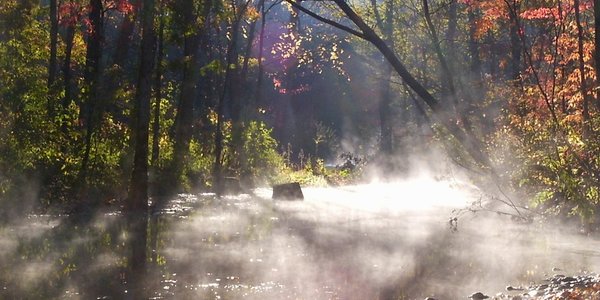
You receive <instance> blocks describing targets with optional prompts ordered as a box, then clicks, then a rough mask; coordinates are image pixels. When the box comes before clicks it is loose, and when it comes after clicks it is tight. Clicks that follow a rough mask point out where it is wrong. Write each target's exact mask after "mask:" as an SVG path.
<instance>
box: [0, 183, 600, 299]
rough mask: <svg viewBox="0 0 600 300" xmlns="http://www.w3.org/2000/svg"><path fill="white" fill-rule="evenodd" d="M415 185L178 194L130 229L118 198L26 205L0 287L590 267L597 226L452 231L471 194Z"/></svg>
mask: <svg viewBox="0 0 600 300" xmlns="http://www.w3.org/2000/svg"><path fill="white" fill-rule="evenodd" d="M440 184H441V185H442V186H439V185H440ZM414 186H415V184H414V183H413V184H411V186H403V185H402V184H396V185H380V186H378V185H371V186H362V187H345V188H338V189H317V188H310V189H305V201H298V202H285V201H284V202H273V201H272V200H271V199H270V197H269V196H270V191H269V190H267V189H264V190H257V191H256V196H249V195H241V196H235V197H223V198H221V199H216V198H215V197H214V195H211V194H203V195H179V196H178V197H176V198H175V199H172V200H171V201H170V202H169V204H168V205H167V206H165V207H164V208H163V209H162V210H161V211H160V212H158V213H156V214H153V215H152V216H150V218H149V219H148V220H146V219H144V218H139V219H137V220H138V221H140V220H141V221H140V222H138V224H143V225H142V226H140V227H137V229H135V227H131V224H128V222H127V220H126V218H125V217H124V216H123V215H122V214H121V213H120V212H119V211H101V212H97V213H96V214H95V216H93V217H90V218H89V220H87V222H69V221H67V218H66V217H61V216H45V215H31V216H29V217H28V218H27V219H23V220H19V221H13V222H11V223H10V224H8V225H6V226H4V227H2V228H1V229H0V264H1V265H2V266H3V268H2V269H1V270H0V298H2V299H23V298H29V299H52V298H54V299H55V298H71V299H93V298H99V299H103V298H104V299H140V298H152V299H282V298H292V299H423V298H425V297H427V296H436V297H439V298H440V299H459V298H464V297H465V296H466V295H469V294H470V293H472V292H474V291H484V292H486V293H488V294H495V293H496V292H499V291H501V290H502V289H504V287H505V286H506V285H507V284H513V285H520V284H523V285H526V284H529V283H530V281H536V280H540V279H543V278H544V277H545V275H546V274H545V273H549V272H551V270H552V268H554V267H557V268H560V269H562V270H564V272H568V273H573V272H580V271H582V270H586V271H597V269H598V268H600V252H598V250H597V249H600V243H599V242H598V241H597V240H595V239H591V238H589V237H583V236H578V235H574V234H572V233H565V232H561V231H560V230H559V229H548V228H541V227H540V226H538V225H535V224H528V225H523V224H515V223H512V222H510V221H509V220H507V219H503V218H502V217H501V216H495V215H482V214H474V215H469V216H465V217H463V218H462V219H461V220H460V223H459V231H458V232H452V231H450V230H449V229H448V223H447V220H448V217H449V215H450V211H451V210H452V209H453V208H456V207H461V206H462V205H465V204H466V203H468V202H469V201H471V200H473V198H474V197H476V196H475V195H474V194H473V193H465V192H464V191H460V192H458V191H456V189H455V188H454V189H453V188H449V187H448V185H447V184H446V185H444V184H442V183H431V182H426V183H425V185H424V186H418V185H417V186H416V188H415V187H414ZM424 187H426V188H425V191H424V190H423V188H424ZM411 189H414V190H411ZM436 189H437V190H436ZM135 230H137V232H138V233H137V234H135V233H134V232H135ZM140 230H141V231H140ZM142 231H143V232H142ZM146 234H148V235H149V236H148V237H147V239H144V241H140V240H139V238H140V237H143V236H145V235H146ZM146 241H147V242H146ZM140 245H141V247H143V249H140ZM140 251H141V252H142V253H143V254H145V256H146V257H147V259H145V260H144V261H142V262H139V261H138V262H137V266H136V262H135V261H134V260H133V259H132V253H137V254H135V255H134V256H133V258H139V257H143V256H144V255H141V254H140Z"/></svg>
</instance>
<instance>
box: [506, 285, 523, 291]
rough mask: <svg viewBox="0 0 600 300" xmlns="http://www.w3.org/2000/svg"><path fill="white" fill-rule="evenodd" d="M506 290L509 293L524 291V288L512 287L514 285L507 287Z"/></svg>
mask: <svg viewBox="0 0 600 300" xmlns="http://www.w3.org/2000/svg"><path fill="white" fill-rule="evenodd" d="M506 290H507V291H522V290H523V288H522V287H520V286H518V287H514V286H512V285H509V286H507V287H506Z"/></svg>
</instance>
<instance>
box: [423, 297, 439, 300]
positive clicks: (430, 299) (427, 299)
mask: <svg viewBox="0 0 600 300" xmlns="http://www.w3.org/2000/svg"><path fill="white" fill-rule="evenodd" d="M425 300H437V299H436V298H433V297H427V298H425Z"/></svg>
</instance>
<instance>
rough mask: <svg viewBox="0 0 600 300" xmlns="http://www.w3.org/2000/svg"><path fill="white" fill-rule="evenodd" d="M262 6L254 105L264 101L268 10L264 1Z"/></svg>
mask: <svg viewBox="0 0 600 300" xmlns="http://www.w3.org/2000/svg"><path fill="white" fill-rule="evenodd" d="M261 2H262V6H260V34H259V37H258V57H257V59H258V70H257V72H256V90H255V91H254V103H260V102H261V100H262V84H263V76H264V74H263V73H264V71H263V70H264V65H263V55H264V47H265V27H266V24H267V22H266V21H267V20H266V18H267V10H266V9H265V4H264V1H261Z"/></svg>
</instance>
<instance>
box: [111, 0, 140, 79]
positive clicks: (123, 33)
mask: <svg viewBox="0 0 600 300" xmlns="http://www.w3.org/2000/svg"><path fill="white" fill-rule="evenodd" d="M140 1H141V0H135V2H134V4H133V6H134V8H139V7H140ZM132 14H134V15H128V16H125V17H124V18H123V21H122V22H121V26H120V30H119V37H118V38H117V45H116V47H115V53H114V55H113V60H112V62H113V65H117V66H119V67H123V66H124V65H125V64H126V62H127V54H128V50H129V48H130V47H131V41H132V36H133V32H134V29H135V21H136V18H135V16H136V15H137V14H138V13H137V11H134V12H132Z"/></svg>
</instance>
